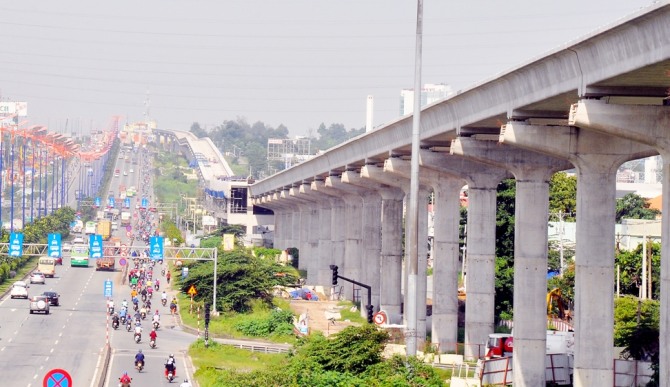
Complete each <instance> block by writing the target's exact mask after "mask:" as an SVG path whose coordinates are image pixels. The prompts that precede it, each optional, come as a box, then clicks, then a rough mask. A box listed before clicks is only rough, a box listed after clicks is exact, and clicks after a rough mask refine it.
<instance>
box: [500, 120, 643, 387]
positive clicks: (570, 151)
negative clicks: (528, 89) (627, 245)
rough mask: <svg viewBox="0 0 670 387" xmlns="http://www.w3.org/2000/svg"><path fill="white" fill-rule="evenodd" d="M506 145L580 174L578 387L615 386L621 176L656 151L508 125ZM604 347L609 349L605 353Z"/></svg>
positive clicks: (583, 134)
mask: <svg viewBox="0 0 670 387" xmlns="http://www.w3.org/2000/svg"><path fill="white" fill-rule="evenodd" d="M501 141H502V142H504V143H508V144H511V145H515V146H519V147H524V148H532V149H534V150H537V151H540V152H543V153H546V154H550V155H554V156H556V157H564V158H566V159H568V160H569V161H570V162H571V163H572V164H573V165H574V166H575V167H576V169H577V247H576V251H575V257H576V258H575V363H574V364H575V370H574V385H575V386H578V387H582V386H584V387H586V386H611V385H613V383H614V375H613V366H612V365H613V361H612V353H611V352H610V351H608V350H603V348H611V347H612V345H613V339H614V338H613V334H614V333H613V332H614V243H615V240H614V238H615V235H614V218H615V212H614V209H615V204H616V200H615V191H616V170H617V168H618V167H619V166H620V165H621V164H622V163H624V162H625V161H627V160H634V159H637V158H641V157H646V156H649V155H652V154H654V153H655V151H653V150H652V149H650V148H649V147H647V146H644V145H641V144H639V143H634V142H631V141H628V140H625V139H621V138H616V137H611V136H608V135H604V134H598V133H596V132H592V131H589V130H583V129H582V130H580V129H578V128H574V127H558V126H555V127H539V126H532V125H524V124H520V123H508V124H507V125H505V126H504V127H503V130H502V132H501ZM603 346H604V347H603Z"/></svg>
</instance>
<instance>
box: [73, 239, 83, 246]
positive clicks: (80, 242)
mask: <svg viewBox="0 0 670 387" xmlns="http://www.w3.org/2000/svg"><path fill="white" fill-rule="evenodd" d="M72 243H74V244H75V245H78V244H81V245H83V244H84V238H82V237H76V238H74V239H73V240H72Z"/></svg>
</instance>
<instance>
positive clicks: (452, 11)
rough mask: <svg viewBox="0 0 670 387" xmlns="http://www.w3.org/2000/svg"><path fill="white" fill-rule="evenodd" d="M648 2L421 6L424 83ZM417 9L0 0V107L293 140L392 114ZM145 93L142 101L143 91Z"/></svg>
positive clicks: (80, 119) (454, 82)
mask: <svg viewBox="0 0 670 387" xmlns="http://www.w3.org/2000/svg"><path fill="white" fill-rule="evenodd" d="M651 3H652V0H586V1H584V0H561V1H548V0H509V1H497V0H468V1H460V2H455V1H447V0H424V39H423V69H422V71H423V75H422V83H424V84H425V83H445V84H449V85H451V86H452V88H453V89H454V90H460V89H465V88H468V87H470V86H472V85H473V84H476V83H479V82H481V81H483V80H485V79H489V78H492V77H494V76H495V75H496V74H497V73H500V72H503V71H506V70H509V69H511V68H514V67H516V66H518V65H519V64H522V63H525V62H527V61H528V60H529V59H531V58H533V57H536V56H540V55H541V54H543V53H546V52H547V51H550V50H552V49H554V48H556V47H558V46H559V45H562V44H564V43H567V42H569V41H572V40H575V39H577V38H579V37H580V36H583V35H585V34H587V33H589V32H591V31H593V30H594V29H597V28H599V27H602V26H605V25H609V24H611V23H613V22H615V21H616V20H617V19H620V18H622V17H624V16H626V15H629V14H630V13H633V12H635V11H637V10H639V9H640V8H643V7H646V6H648V5H650V4H651ZM415 32H416V1H415V0H331V1H325V0H237V1H232V0H192V1H185V0H183V1H174V0H161V1H159V0H134V1H133V0H118V1H109V2H98V1H91V0H86V1H84V0H64V1H42V0H20V1H8V0H0V38H1V39H2V45H1V48H0V99H1V100H3V101H7V100H10V101H27V102H28V114H29V117H28V120H29V122H30V124H35V125H36V124H41V125H48V126H49V128H50V130H56V131H63V130H64V128H65V122H66V119H67V121H68V127H67V131H68V132H70V131H73V130H74V131H76V132H80V131H84V132H86V131H88V130H90V129H91V128H93V129H101V128H105V127H106V126H108V124H109V122H110V120H111V117H112V116H122V117H123V118H122V119H121V122H126V121H131V122H132V121H138V120H142V119H143V118H144V112H145V111H146V108H145V100H146V99H147V95H148V96H149V97H148V98H149V100H150V104H149V106H150V109H149V117H150V118H153V119H155V120H156V121H157V122H158V126H159V127H161V128H166V129H179V130H188V129H189V128H190V126H191V124H192V123H193V122H196V121H197V122H199V123H200V124H201V125H202V126H204V127H206V128H212V127H213V126H215V125H218V124H220V123H222V122H223V121H224V120H235V119H237V118H238V117H243V118H245V119H246V120H247V122H249V123H254V122H257V121H261V122H264V123H265V124H266V125H268V126H272V127H277V126H278V125H280V124H284V125H285V126H286V127H287V128H288V129H289V132H290V135H291V136H295V135H305V134H309V133H310V131H312V133H313V134H316V133H315V131H316V129H317V128H318V126H319V124H320V123H321V122H324V123H325V124H326V125H327V126H328V125H330V124H331V123H342V124H344V125H345V126H346V127H347V128H348V129H350V128H356V129H358V128H362V127H364V126H365V110H366V97H367V95H373V96H374V99H375V109H374V125H375V126H378V125H381V124H383V123H386V122H389V121H392V120H394V119H396V118H398V116H399V101H400V90H401V89H403V88H412V87H413V85H414V52H415ZM147 93H148V94H147Z"/></svg>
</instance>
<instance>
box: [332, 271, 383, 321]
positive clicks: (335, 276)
mask: <svg viewBox="0 0 670 387" xmlns="http://www.w3.org/2000/svg"><path fill="white" fill-rule="evenodd" d="M330 270H332V271H333V286H334V285H337V280H338V278H339V279H342V280H345V281H347V282H351V283H352V284H355V285H358V286H360V287H362V288H365V289H367V291H368V304H367V305H366V306H365V309H366V310H367V312H368V323H370V324H372V322H373V312H374V306H373V305H372V287H370V286H369V285H366V284H364V283H362V282H358V281H356V280H352V279H351V278H347V277H342V276H341V275H339V274H338V273H337V270H338V267H337V265H330Z"/></svg>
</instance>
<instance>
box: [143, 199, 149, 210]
mask: <svg viewBox="0 0 670 387" xmlns="http://www.w3.org/2000/svg"><path fill="white" fill-rule="evenodd" d="M141 206H142V208H147V207H149V199H147V198H142V204H141Z"/></svg>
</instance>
